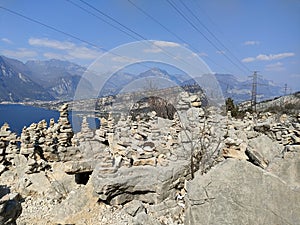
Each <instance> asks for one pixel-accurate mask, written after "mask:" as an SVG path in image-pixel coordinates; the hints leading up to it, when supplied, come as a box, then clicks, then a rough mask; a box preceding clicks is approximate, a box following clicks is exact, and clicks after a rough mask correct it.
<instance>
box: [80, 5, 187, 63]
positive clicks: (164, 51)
mask: <svg viewBox="0 0 300 225" xmlns="http://www.w3.org/2000/svg"><path fill="white" fill-rule="evenodd" d="M79 1H80V2H82V3H83V4H85V5H87V6H88V7H90V8H91V9H93V10H95V11H96V12H98V13H99V14H101V15H102V16H104V17H106V18H108V19H109V20H111V21H113V22H115V23H117V24H118V25H119V26H121V27H123V28H124V29H126V30H127V31H129V32H131V33H133V34H135V35H136V36H138V37H139V38H141V39H142V40H144V41H145V42H146V43H148V45H149V46H150V47H152V46H153V45H154V46H155V47H157V48H159V49H160V50H162V52H163V53H164V54H166V55H167V56H169V57H172V58H176V59H177V56H176V55H173V54H172V53H170V52H168V51H166V50H165V49H164V48H162V47H161V46H159V45H157V44H155V43H152V42H150V41H149V40H148V39H147V38H146V37H144V36H143V35H141V34H139V33H138V32H136V31H134V30H133V29H131V28H130V27H128V26H126V25H124V24H122V23H121V22H119V21H118V20H116V19H114V18H113V17H111V16H109V15H108V14H106V13H105V12H103V11H101V10H99V9H98V8H96V7H95V6H93V5H92V4H90V3H88V2H86V1H84V0H79ZM115 28H116V27H115ZM116 29H118V28H116ZM118 30H120V29H118ZM131 37H132V36H131ZM134 39H135V40H139V39H136V38H134ZM177 60H178V59H177ZM178 61H181V62H184V63H185V64H186V65H188V66H193V65H191V64H190V63H189V62H187V61H185V60H183V59H181V60H178Z"/></svg>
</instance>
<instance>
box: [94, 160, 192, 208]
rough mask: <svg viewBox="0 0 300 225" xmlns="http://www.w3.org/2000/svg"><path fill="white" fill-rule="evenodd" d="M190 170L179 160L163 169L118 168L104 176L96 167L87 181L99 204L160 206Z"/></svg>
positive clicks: (151, 167) (187, 165) (186, 164)
mask: <svg viewBox="0 0 300 225" xmlns="http://www.w3.org/2000/svg"><path fill="white" fill-rule="evenodd" d="M189 170H190V168H189V161H179V160H178V161H176V162H174V163H173V162H172V163H170V164H169V165H168V166H166V167H153V166H149V165H146V166H142V167H140V166H139V167H131V168H125V167H121V168H119V169H118V171H117V172H116V173H114V174H112V175H109V174H108V175H106V176H105V175H104V174H101V171H99V170H98V169H97V168H96V169H95V170H94V172H93V174H92V176H91V178H90V179H91V181H92V183H93V186H94V191H95V192H96V193H97V194H98V196H99V200H101V201H104V202H107V203H110V202H111V203H118V204H123V203H126V202H128V201H131V200H133V199H136V200H142V201H143V202H148V203H159V202H161V201H163V200H164V199H166V198H167V197H170V196H171V195H172V193H174V191H175V190H174V188H175V186H177V185H178V184H179V183H178V182H180V181H179V180H178V179H179V178H180V177H184V176H186V175H187V174H189ZM115 198H116V199H115ZM114 199H115V200H114Z"/></svg>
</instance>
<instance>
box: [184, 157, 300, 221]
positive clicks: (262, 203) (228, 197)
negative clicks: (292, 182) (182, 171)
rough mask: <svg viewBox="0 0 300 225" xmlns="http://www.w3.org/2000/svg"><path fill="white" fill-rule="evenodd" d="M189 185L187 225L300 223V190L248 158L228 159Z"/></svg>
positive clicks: (198, 175) (187, 185) (198, 176)
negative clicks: (242, 159) (245, 159)
mask: <svg viewBox="0 0 300 225" xmlns="http://www.w3.org/2000/svg"><path fill="white" fill-rule="evenodd" d="M186 188H187V196H186V198H185V200H186V218H185V224H186V225H194V224H195V225H196V224H197V225H199V224H203V225H205V224H211V225H218V224H220V225H226V224H230V225H235V224H236V225H243V224H245V225H246V224H262V225H273V224H300V214H299V212H300V205H299V201H300V191H299V189H298V190H297V189H293V188H292V187H291V186H289V185H288V184H287V183H286V182H284V181H283V180H282V179H280V178H279V177H277V176H275V175H273V174H271V173H269V172H266V171H265V170H263V169H261V168H259V167H257V166H254V165H253V164H251V163H249V162H247V161H240V160H235V159H227V160H225V161H224V162H222V163H220V164H218V165H217V166H216V167H215V168H213V169H211V170H210V171H209V172H208V173H207V174H205V175H203V176H201V175H200V174H199V173H198V174H196V176H195V178H194V179H193V180H192V181H190V182H188V183H187V184H186Z"/></svg>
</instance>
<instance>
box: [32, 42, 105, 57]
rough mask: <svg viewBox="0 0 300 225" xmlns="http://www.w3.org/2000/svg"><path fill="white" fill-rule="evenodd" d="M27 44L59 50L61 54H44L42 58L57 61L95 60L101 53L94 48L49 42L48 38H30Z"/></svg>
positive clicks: (69, 43) (70, 43) (71, 43)
mask: <svg viewBox="0 0 300 225" xmlns="http://www.w3.org/2000/svg"><path fill="white" fill-rule="evenodd" d="M28 42H29V44H30V45H32V46H37V47H45V48H50V49H53V50H59V51H61V53H51V52H46V53H44V56H45V57H46V58H49V57H51V56H53V57H52V58H58V59H66V60H67V59H83V60H85V59H96V58H97V57H98V56H99V55H100V54H101V53H102V52H100V51H99V50H97V49H95V48H88V47H85V46H82V45H77V44H75V43H73V42H70V41H58V40H50V39H48V38H30V39H29V40H28Z"/></svg>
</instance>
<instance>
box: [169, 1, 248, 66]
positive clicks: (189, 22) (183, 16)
mask: <svg viewBox="0 0 300 225" xmlns="http://www.w3.org/2000/svg"><path fill="white" fill-rule="evenodd" d="M166 1H167V2H168V3H169V5H170V6H171V7H172V8H173V9H174V10H175V11H176V12H177V13H178V14H179V15H180V16H181V17H182V18H183V19H184V20H185V21H186V22H187V23H188V24H190V25H191V26H192V27H193V28H194V29H195V30H196V31H197V32H198V33H199V34H201V35H202V36H203V37H204V38H205V39H206V40H207V41H208V42H209V43H210V44H211V45H212V46H213V47H214V48H215V49H216V50H217V51H219V52H222V50H221V49H220V48H219V47H218V46H216V45H215V44H214V43H213V42H212V41H211V40H210V39H209V38H208V37H207V36H206V35H205V34H204V33H203V32H202V31H200V30H199V29H198V28H197V27H196V26H195V24H193V23H192V22H191V21H190V20H189V19H188V18H187V17H186V16H185V15H184V14H183V12H181V11H180V10H179V9H178V8H177V7H176V5H175V4H174V3H172V2H171V0H166ZM223 55H224V57H225V58H226V59H227V60H229V61H230V62H231V63H232V64H233V65H234V66H236V67H237V68H238V69H240V70H241V71H244V70H243V69H242V68H241V67H240V66H239V65H237V64H236V63H235V62H234V61H233V60H232V59H230V58H229V57H228V56H227V55H226V54H223Z"/></svg>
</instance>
